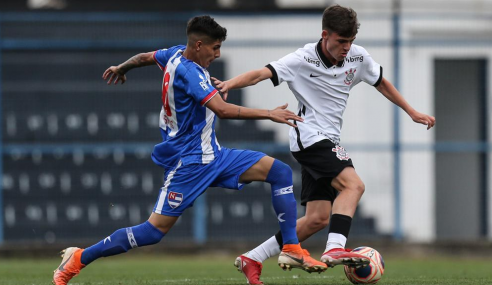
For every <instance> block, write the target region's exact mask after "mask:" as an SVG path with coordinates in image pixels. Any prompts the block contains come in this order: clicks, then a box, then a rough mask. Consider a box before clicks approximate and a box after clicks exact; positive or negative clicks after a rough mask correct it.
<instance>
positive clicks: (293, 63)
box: [266, 52, 302, 86]
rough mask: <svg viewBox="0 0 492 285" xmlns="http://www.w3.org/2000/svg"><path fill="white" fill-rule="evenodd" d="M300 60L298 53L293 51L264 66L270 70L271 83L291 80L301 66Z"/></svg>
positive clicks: (277, 83)
mask: <svg viewBox="0 0 492 285" xmlns="http://www.w3.org/2000/svg"><path fill="white" fill-rule="evenodd" d="M301 62H302V58H301V55H300V53H298V52H293V53H290V54H288V55H286V56H284V57H282V58H281V59H279V60H277V61H273V62H271V63H270V64H268V65H267V66H266V67H267V68H268V69H270V70H271V71H272V74H273V76H272V82H273V85H274V86H277V85H279V84H280V83H282V82H284V81H286V82H290V81H293V80H294V78H295V77H296V74H297V71H298V70H299V67H300V66H301Z"/></svg>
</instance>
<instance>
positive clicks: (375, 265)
mask: <svg viewBox="0 0 492 285" xmlns="http://www.w3.org/2000/svg"><path fill="white" fill-rule="evenodd" d="M352 252H356V253H358V254H361V255H363V256H366V257H368V258H369V261H370V263H369V265H367V266H366V267H361V268H350V267H348V266H345V268H344V271H345V275H346V276H347V278H348V280H350V282H352V283H354V284H375V283H377V282H378V281H379V280H380V279H381V276H383V273H384V260H383V257H382V256H381V254H379V252H378V251H377V250H375V249H374V248H371V247H368V246H360V247H358V248H356V249H354V250H352Z"/></svg>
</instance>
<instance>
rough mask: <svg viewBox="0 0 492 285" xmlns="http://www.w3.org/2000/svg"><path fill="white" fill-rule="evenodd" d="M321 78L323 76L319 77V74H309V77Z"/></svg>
mask: <svg viewBox="0 0 492 285" xmlns="http://www.w3.org/2000/svg"><path fill="white" fill-rule="evenodd" d="M320 76H321V74H319V75H318V74H312V73H311V74H309V77H320Z"/></svg>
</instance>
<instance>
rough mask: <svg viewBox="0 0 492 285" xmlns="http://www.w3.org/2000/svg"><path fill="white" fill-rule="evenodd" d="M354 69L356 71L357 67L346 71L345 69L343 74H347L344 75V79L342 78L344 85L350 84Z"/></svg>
mask: <svg viewBox="0 0 492 285" xmlns="http://www.w3.org/2000/svg"><path fill="white" fill-rule="evenodd" d="M355 71H357V69H355V68H354V69H352V68H351V69H350V70H348V71H345V74H347V76H346V77H345V80H343V82H344V83H345V84H346V85H350V84H352V80H354V76H355V75H354V73H355Z"/></svg>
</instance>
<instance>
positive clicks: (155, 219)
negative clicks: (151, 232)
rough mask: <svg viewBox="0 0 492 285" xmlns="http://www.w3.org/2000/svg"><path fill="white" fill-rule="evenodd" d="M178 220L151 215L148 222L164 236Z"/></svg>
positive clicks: (155, 214)
mask: <svg viewBox="0 0 492 285" xmlns="http://www.w3.org/2000/svg"><path fill="white" fill-rule="evenodd" d="M178 218H179V217H173V216H166V215H161V214H157V213H152V214H151V215H150V217H149V220H148V221H149V223H151V224H152V225H153V226H154V227H156V228H157V229H158V230H160V231H161V232H163V233H165V234H166V233H167V232H168V231H169V230H170V229H171V228H172V227H173V226H174V224H175V223H176V221H177V220H178Z"/></svg>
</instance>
